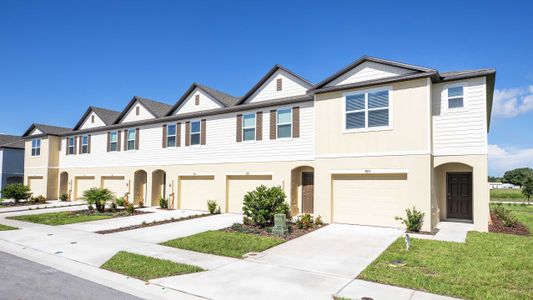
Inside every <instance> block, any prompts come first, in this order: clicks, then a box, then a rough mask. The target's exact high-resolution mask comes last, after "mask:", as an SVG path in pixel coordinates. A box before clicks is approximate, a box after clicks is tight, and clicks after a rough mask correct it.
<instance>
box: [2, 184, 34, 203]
mask: <svg viewBox="0 0 533 300" xmlns="http://www.w3.org/2000/svg"><path fill="white" fill-rule="evenodd" d="M2 197H4V198H6V199H13V200H15V203H18V202H19V201H20V200H27V199H28V198H30V197H31V192H30V187H29V186H26V185H23V184H22V183H11V184H8V185H6V186H5V187H4V188H3V189H2Z"/></svg>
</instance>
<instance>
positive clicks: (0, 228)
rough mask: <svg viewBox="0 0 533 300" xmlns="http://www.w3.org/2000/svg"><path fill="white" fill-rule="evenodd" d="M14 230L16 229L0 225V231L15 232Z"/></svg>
mask: <svg viewBox="0 0 533 300" xmlns="http://www.w3.org/2000/svg"><path fill="white" fill-rule="evenodd" d="M15 229H18V228H17V227H11V226H7V225H2V224H0V231H6V230H15Z"/></svg>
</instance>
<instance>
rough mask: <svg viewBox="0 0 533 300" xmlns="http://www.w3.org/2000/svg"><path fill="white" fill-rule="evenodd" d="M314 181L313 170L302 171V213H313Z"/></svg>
mask: <svg viewBox="0 0 533 300" xmlns="http://www.w3.org/2000/svg"><path fill="white" fill-rule="evenodd" d="M314 181H315V179H314V174H313V172H303V173H302V212H303V213H304V214H312V213H313V194H314Z"/></svg>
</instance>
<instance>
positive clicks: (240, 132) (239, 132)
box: [236, 115, 242, 143]
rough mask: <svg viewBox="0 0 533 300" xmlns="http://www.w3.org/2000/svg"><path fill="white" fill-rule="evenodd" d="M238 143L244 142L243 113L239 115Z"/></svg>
mask: <svg viewBox="0 0 533 300" xmlns="http://www.w3.org/2000/svg"><path fill="white" fill-rule="evenodd" d="M236 136H237V143H240V142H242V115H237V132H236Z"/></svg>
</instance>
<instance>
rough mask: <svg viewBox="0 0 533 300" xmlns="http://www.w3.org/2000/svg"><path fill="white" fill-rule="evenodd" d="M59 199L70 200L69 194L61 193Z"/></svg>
mask: <svg viewBox="0 0 533 300" xmlns="http://www.w3.org/2000/svg"><path fill="white" fill-rule="evenodd" d="M59 200H61V201H68V194H61V196H59Z"/></svg>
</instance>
